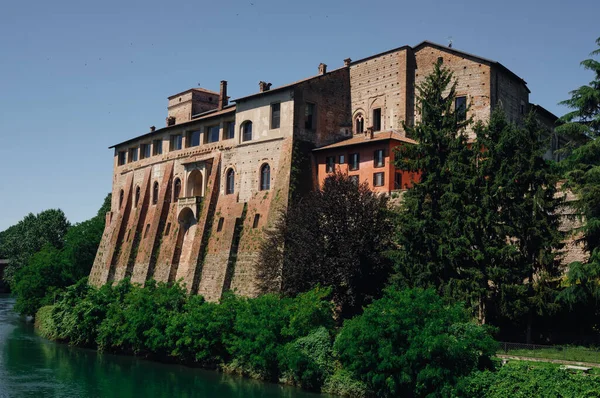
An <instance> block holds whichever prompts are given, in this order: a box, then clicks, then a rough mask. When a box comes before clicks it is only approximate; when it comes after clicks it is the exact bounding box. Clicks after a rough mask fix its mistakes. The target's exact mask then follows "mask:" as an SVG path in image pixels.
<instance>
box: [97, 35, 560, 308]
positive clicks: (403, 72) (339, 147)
mask: <svg viewBox="0 0 600 398" xmlns="http://www.w3.org/2000/svg"><path fill="white" fill-rule="evenodd" d="M436 62H443V65H444V66H445V67H447V68H449V69H450V70H451V71H452V72H453V73H454V77H455V78H457V79H458V85H457V91H456V92H457V97H456V101H455V106H456V109H466V107H467V104H469V105H470V108H469V109H468V113H469V115H468V116H469V117H473V119H474V120H484V121H485V120H487V119H488V118H489V117H490V114H491V112H492V110H493V109H494V107H495V106H497V105H499V104H502V106H503V108H504V110H505V113H506V115H507V117H508V119H509V120H511V121H514V122H519V121H520V120H522V118H523V117H524V115H525V114H526V113H527V112H528V111H529V110H530V109H531V107H535V108H537V110H538V113H539V114H540V115H541V116H542V117H543V118H544V119H543V120H542V121H543V122H546V124H547V125H548V126H551V125H553V123H554V121H555V119H556V117H555V116H554V115H552V114H551V113H550V112H548V111H546V110H544V109H543V108H541V107H539V106H537V105H533V104H530V103H529V92H530V91H529V89H528V88H527V84H526V82H525V81H524V80H523V79H522V78H520V77H519V76H517V75H516V74H515V73H513V72H511V71H510V70H509V69H507V68H506V67H505V66H503V65H502V64H500V63H499V62H496V61H492V60H489V59H485V58H482V57H479V56H476V55H472V54H469V53H466V52H463V51H459V50H456V49H454V48H450V47H447V46H442V45H439V44H435V43H431V42H428V41H424V42H422V43H420V44H418V45H417V46H415V47H410V46H403V47H400V48H396V49H393V50H390V51H386V52H384V53H381V54H377V55H373V56H370V57H367V58H364V59H361V60H357V61H352V60H351V59H346V60H344V65H343V66H342V67H341V68H338V69H335V70H332V71H328V70H327V66H326V65H324V64H320V65H319V67H318V74H317V75H315V76H312V77H309V78H306V79H303V80H299V81H297V82H294V83H291V84H288V85H284V86H281V87H276V88H272V87H271V84H270V83H266V82H260V84H259V92H257V93H254V94H252V95H248V96H245V97H241V98H237V99H235V100H233V101H232V102H234V104H230V103H229V97H228V96H227V82H226V81H221V86H220V92H218V93H217V92H213V91H210V90H206V89H202V88H193V89H189V90H187V91H184V92H181V93H179V94H175V95H173V96H171V97H169V99H168V100H169V102H168V116H167V119H166V126H165V127H163V128H160V129H156V128H154V127H152V128H151V129H150V131H149V132H148V133H146V134H143V135H140V136H137V137H135V138H131V139H128V140H126V141H123V142H121V143H119V144H116V145H114V146H112V147H111V149H114V174H113V189H112V207H111V211H110V212H109V213H108V214H107V215H106V228H105V231H104V234H103V237H102V241H101V243H100V247H99V249H98V253H97V255H96V259H95V261H94V265H93V268H92V271H91V274H90V282H91V283H92V284H94V285H102V284H105V283H112V282H115V281H119V280H121V279H123V278H125V277H130V278H131V280H132V281H133V282H137V283H142V284H143V283H144V282H145V281H146V280H148V279H150V278H153V279H155V280H157V281H165V282H167V281H169V282H173V281H179V280H182V281H183V283H185V285H186V287H187V289H188V290H189V291H190V292H192V293H197V294H201V295H203V296H204V297H205V298H206V299H207V300H218V299H219V298H220V297H221V295H222V294H223V293H224V292H225V291H227V290H234V291H236V292H237V293H239V294H242V295H246V296H254V295H255V294H256V293H257V292H256V283H255V273H254V270H255V263H256V261H257V257H258V252H259V247H260V243H261V240H262V239H263V234H264V231H265V230H266V229H267V228H268V227H269V226H270V225H272V224H273V222H274V221H275V220H276V218H277V217H278V216H279V215H280V214H281V211H285V209H286V208H287V206H288V201H289V199H290V197H291V196H292V195H294V194H296V193H297V192H300V191H302V190H303V189H312V188H314V187H316V186H317V185H318V184H320V183H321V182H322V181H323V179H324V178H325V177H326V176H327V174H328V173H330V172H332V171H334V170H336V169H339V170H342V171H343V172H347V173H348V174H349V175H350V176H351V177H352V178H355V179H356V180H357V181H361V182H362V181H366V182H367V183H368V184H369V186H370V187H371V188H372V189H373V191H375V192H380V193H386V194H389V193H391V192H393V191H395V190H403V189H407V188H410V186H411V184H412V182H413V181H414V179H415V178H416V176H414V175H411V174H410V173H405V172H402V171H400V170H396V169H395V167H394V150H393V149H394V147H396V146H398V145H411V144H413V143H414V141H413V140H411V139H410V138H408V137H406V135H405V133H404V131H403V128H402V122H403V121H404V122H406V123H408V124H410V123H413V122H414V121H415V119H417V118H418V117H419V115H418V113H417V111H416V107H415V90H416V86H418V85H419V84H420V83H421V82H422V81H423V80H424V79H425V77H426V76H428V75H429V74H430V73H431V72H432V71H433V67H434V64H435V63H436ZM464 117H467V115H466V114H465V115H464ZM555 141H556V140H555V139H553V140H552V148H550V149H549V152H548V156H553V150H554V149H556V148H555V146H556V145H557V144H558V142H557V141H556V142H555Z"/></svg>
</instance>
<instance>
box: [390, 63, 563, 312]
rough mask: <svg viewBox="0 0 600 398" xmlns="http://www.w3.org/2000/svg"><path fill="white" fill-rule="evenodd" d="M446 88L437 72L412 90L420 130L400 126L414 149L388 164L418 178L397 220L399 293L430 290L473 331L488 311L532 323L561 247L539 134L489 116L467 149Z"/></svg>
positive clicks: (463, 125)
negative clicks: (471, 323)
mask: <svg viewBox="0 0 600 398" xmlns="http://www.w3.org/2000/svg"><path fill="white" fill-rule="evenodd" d="M455 87H456V83H455V82H453V81H452V74H451V73H450V72H449V71H448V70H447V69H444V68H442V67H441V65H440V64H437V65H436V66H435V68H434V72H433V73H432V74H431V75H430V76H429V77H428V78H427V79H426V81H425V82H424V83H423V84H422V85H421V86H420V87H419V98H418V99H419V110H420V112H421V114H422V115H423V117H422V121H421V122H420V123H417V124H416V125H415V126H414V127H411V126H405V128H406V131H407V134H410V136H411V137H413V138H414V139H415V140H416V141H417V142H418V144H416V145H414V146H405V147H402V149H401V150H400V151H399V152H398V155H397V156H396V158H397V164H396V166H397V167H398V168H400V169H403V170H408V171H412V172H420V173H421V180H420V182H419V183H417V184H415V186H414V188H413V189H411V190H409V191H408V192H406V194H405V197H404V202H403V206H402V209H401V212H400V215H399V217H398V224H397V243H398V247H399V249H398V251H397V252H396V253H395V254H396V256H395V257H396V264H397V266H398V270H397V271H398V283H400V284H403V285H406V286H411V287H412V286H416V287H435V288H436V289H437V290H438V291H439V292H440V293H442V294H444V295H446V296H449V297H452V298H454V299H459V300H461V301H464V302H466V303H467V305H469V306H470V307H471V309H472V311H473V313H475V314H476V315H477V317H478V319H479V321H480V322H481V323H485V321H486V313H487V307H488V305H489V304H490V303H496V304H497V306H499V307H500V309H501V310H503V314H505V315H507V314H510V315H511V316H512V317H513V319H515V318H516V319H519V320H521V319H523V317H529V318H531V314H534V313H535V312H536V311H537V312H540V311H543V310H549V308H547V307H548V306H547V302H550V303H552V302H553V301H554V300H553V299H554V298H553V297H550V296H552V295H551V294H550V292H553V290H552V289H549V288H548V286H549V285H550V284H551V282H556V277H557V274H558V268H557V266H558V263H557V261H556V251H557V250H558V249H559V248H560V241H561V236H560V234H559V233H558V214H557V211H558V207H559V206H560V199H557V198H556V197H555V196H556V195H555V194H556V188H555V183H556V178H555V176H553V174H552V173H551V171H550V169H549V167H548V165H546V163H545V162H544V160H543V158H542V145H543V144H542V142H541V135H540V133H541V131H540V129H539V128H538V126H537V124H536V123H535V120H534V118H533V116H530V117H529V118H528V119H527V121H526V126H525V127H523V128H519V127H517V126H515V125H512V124H509V123H508V122H507V121H506V117H505V115H504V114H503V112H502V111H501V110H498V111H495V112H494V113H493V115H492V117H491V120H490V122H489V123H488V124H486V125H484V124H482V123H479V124H478V125H476V126H475V127H474V128H473V132H474V134H475V140H473V141H470V140H469V138H468V135H467V128H468V127H469V124H470V122H471V121H470V120H469V119H466V118H464V117H462V115H461V111H460V110H457V109H455V107H454V102H455V101H454V99H455ZM498 300H499V301H498Z"/></svg>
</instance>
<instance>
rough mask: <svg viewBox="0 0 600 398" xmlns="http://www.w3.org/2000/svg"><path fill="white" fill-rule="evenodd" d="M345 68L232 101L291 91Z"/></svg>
mask: <svg viewBox="0 0 600 398" xmlns="http://www.w3.org/2000/svg"><path fill="white" fill-rule="evenodd" d="M344 68H346V67H345V66H343V67H341V68H337V69H334V70H332V71H329V72H327V73H324V74H322V75H315V76H310V77H307V78H305V79H301V80H297V81H295V82H293V83H289V84H284V85H283V86H279V87H275V88H271V89H269V90H267V91H260V92H258V93H254V94H250V95H246V96H245V97H239V98H236V99H234V100H231V101H232V102H239V101H241V100H247V99H249V98H254V97H258V96H259V95H266V94H271V93H276V92H278V91H282V90H285V89H290V88H293V87H294V86H297V85H298V84H301V83H305V82H308V81H310V80H313V79H318V78H320V77H323V76H327V75H329V74H330V73H333V72H337V71H340V70H342V69H344Z"/></svg>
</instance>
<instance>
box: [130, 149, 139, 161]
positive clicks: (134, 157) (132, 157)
mask: <svg viewBox="0 0 600 398" xmlns="http://www.w3.org/2000/svg"><path fill="white" fill-rule="evenodd" d="M137 160H138V148H131V149H129V162H137Z"/></svg>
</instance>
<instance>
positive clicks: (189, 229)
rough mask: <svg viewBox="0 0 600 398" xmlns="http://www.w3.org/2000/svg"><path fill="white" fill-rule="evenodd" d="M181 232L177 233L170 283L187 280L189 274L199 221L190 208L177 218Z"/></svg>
mask: <svg viewBox="0 0 600 398" xmlns="http://www.w3.org/2000/svg"><path fill="white" fill-rule="evenodd" d="M177 221H178V223H179V231H178V232H177V243H176V246H175V252H174V253H173V261H172V265H171V272H170V273H169V282H175V281H177V280H179V279H180V278H185V277H186V276H187V274H188V269H189V264H190V254H191V253H190V252H191V249H192V242H193V241H194V236H195V235H196V226H197V224H198V223H197V221H196V217H195V216H194V212H193V211H192V210H191V209H190V208H189V207H184V208H183V209H182V210H181V211H180V212H179V216H178V217H177Z"/></svg>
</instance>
